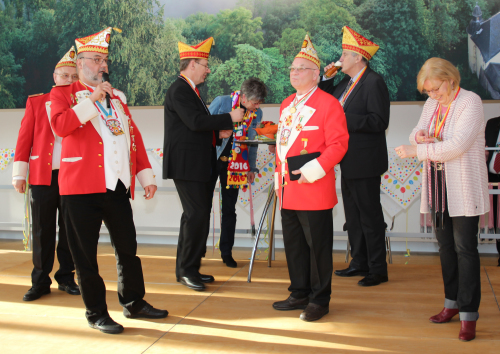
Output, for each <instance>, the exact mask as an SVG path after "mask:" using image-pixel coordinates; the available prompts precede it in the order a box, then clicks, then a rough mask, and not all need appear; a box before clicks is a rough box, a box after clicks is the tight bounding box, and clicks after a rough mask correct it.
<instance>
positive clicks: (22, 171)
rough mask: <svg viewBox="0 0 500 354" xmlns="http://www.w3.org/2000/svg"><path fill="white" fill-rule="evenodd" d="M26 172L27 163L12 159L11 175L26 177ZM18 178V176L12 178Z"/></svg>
mask: <svg viewBox="0 0 500 354" xmlns="http://www.w3.org/2000/svg"><path fill="white" fill-rule="evenodd" d="M27 174H28V163H27V162H25V161H14V165H13V168H12V177H23V179H26V175H27ZM14 179H20V178H14Z"/></svg>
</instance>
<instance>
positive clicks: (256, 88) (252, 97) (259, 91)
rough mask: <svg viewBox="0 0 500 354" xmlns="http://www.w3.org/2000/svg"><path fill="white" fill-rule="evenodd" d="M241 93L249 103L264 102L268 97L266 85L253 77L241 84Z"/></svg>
mask: <svg viewBox="0 0 500 354" xmlns="http://www.w3.org/2000/svg"><path fill="white" fill-rule="evenodd" d="M241 93H242V94H244V95H245V96H246V98H247V100H249V101H259V102H264V99H265V98H266V96H267V88H266V84H264V82H263V81H262V80H260V79H257V78H256V77H251V78H249V79H246V80H245V81H243V83H242V84H241Z"/></svg>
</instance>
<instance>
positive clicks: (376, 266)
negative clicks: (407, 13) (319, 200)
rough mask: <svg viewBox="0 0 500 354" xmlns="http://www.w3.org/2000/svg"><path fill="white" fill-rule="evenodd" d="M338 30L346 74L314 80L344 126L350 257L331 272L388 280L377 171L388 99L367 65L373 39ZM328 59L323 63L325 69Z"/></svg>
mask: <svg viewBox="0 0 500 354" xmlns="http://www.w3.org/2000/svg"><path fill="white" fill-rule="evenodd" d="M343 31H344V36H343V40H342V49H343V53H342V56H341V58H340V59H339V61H340V62H341V63H342V72H343V73H344V74H346V75H345V77H344V79H343V80H342V81H340V82H339V84H338V85H336V86H334V85H333V80H325V79H326V77H324V78H323V81H322V82H321V83H320V84H319V87H320V88H321V89H323V90H324V91H326V92H328V93H330V94H332V95H333V96H334V97H335V98H337V99H338V100H339V101H340V103H341V105H342V106H343V108H344V112H345V115H346V119H347V129H348V131H349V147H348V150H347V153H346V154H345V156H344V158H343V159H342V161H341V162H340V168H341V171H342V178H341V188H342V200H343V203H344V212H345V217H346V226H347V234H348V237H349V242H350V244H351V254H352V261H351V263H350V264H349V267H348V268H347V269H343V270H337V271H335V274H336V275H338V276H342V277H351V276H357V275H361V276H365V277H364V278H363V279H362V280H360V281H359V282H358V284H359V285H361V286H374V285H379V284H380V283H383V282H386V281H388V277H387V262H386V257H385V252H386V250H385V223H384V215H383V212H382V205H381V204H380V175H381V174H383V173H384V172H385V171H386V170H387V168H388V157H387V143H386V138H385V130H386V129H387V127H388V126H389V113H390V99H389V91H388V89H387V86H386V84H385V82H384V80H383V78H382V77H381V76H380V75H379V74H377V73H376V72H375V71H373V70H371V69H370V67H369V65H368V61H369V60H370V59H371V58H372V56H373V55H374V54H375V53H376V51H377V50H378V45H376V44H375V43H373V42H371V41H369V40H368V39H366V38H364V37H363V36H361V35H360V34H358V33H356V32H354V31H353V30H352V29H350V28H349V27H347V26H345V27H344V28H343ZM333 65H334V64H333V63H332V64H330V65H328V66H326V67H325V72H327V71H328V69H330V68H331V67H332V66H333Z"/></svg>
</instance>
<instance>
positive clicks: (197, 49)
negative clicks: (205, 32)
mask: <svg viewBox="0 0 500 354" xmlns="http://www.w3.org/2000/svg"><path fill="white" fill-rule="evenodd" d="M213 44H215V41H214V39H213V37H210V38H208V39H205V40H204V41H203V42H201V43H198V44H197V45H194V46H190V45H187V44H186V43H182V42H179V43H178V45H179V55H180V58H181V60H182V59H208V56H209V55H210V49H212V45H213Z"/></svg>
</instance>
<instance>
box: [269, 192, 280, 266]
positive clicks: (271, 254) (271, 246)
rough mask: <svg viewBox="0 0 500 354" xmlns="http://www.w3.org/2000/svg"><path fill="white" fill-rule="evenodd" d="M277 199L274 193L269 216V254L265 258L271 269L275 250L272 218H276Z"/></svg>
mask: <svg viewBox="0 0 500 354" xmlns="http://www.w3.org/2000/svg"><path fill="white" fill-rule="evenodd" d="M277 199H278V197H277V196H276V193H274V198H273V211H272V216H271V229H270V230H269V231H270V233H269V235H270V236H269V254H268V256H267V266H268V267H271V261H274V250H275V247H274V246H275V245H274V218H275V217H276V203H277Z"/></svg>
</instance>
